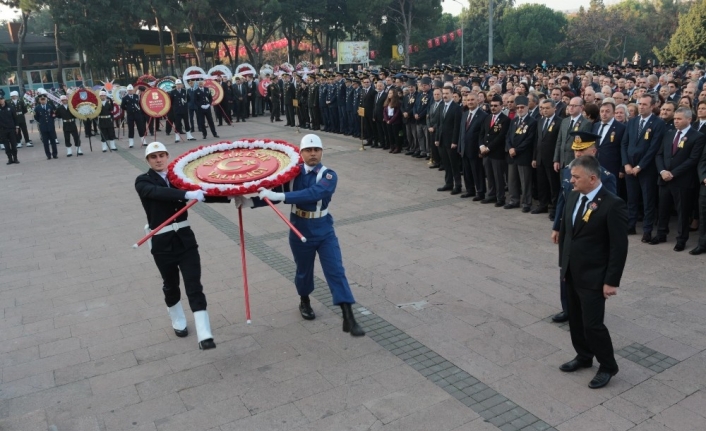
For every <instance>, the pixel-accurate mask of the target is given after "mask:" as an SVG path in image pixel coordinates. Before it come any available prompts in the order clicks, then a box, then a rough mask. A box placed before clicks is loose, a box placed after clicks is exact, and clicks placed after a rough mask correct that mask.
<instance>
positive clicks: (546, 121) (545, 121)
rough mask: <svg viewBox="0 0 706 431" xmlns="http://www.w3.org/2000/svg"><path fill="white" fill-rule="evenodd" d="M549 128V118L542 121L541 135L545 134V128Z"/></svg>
mask: <svg viewBox="0 0 706 431" xmlns="http://www.w3.org/2000/svg"><path fill="white" fill-rule="evenodd" d="M548 127H549V118H546V119H545V120H544V127H542V134H545V133H547V128H548Z"/></svg>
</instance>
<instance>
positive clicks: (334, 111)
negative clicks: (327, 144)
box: [326, 78, 340, 133]
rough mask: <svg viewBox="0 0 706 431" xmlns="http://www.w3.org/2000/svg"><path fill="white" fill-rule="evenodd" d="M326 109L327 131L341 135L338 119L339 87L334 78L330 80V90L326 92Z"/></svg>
mask: <svg viewBox="0 0 706 431" xmlns="http://www.w3.org/2000/svg"><path fill="white" fill-rule="evenodd" d="M326 108H327V109H328V117H329V126H330V128H329V126H326V131H327V132H330V133H340V129H339V128H338V127H339V124H340V123H339V118H338V87H337V86H336V83H334V82H333V78H330V79H329V83H328V90H327V91H326Z"/></svg>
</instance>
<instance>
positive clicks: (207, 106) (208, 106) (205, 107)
mask: <svg viewBox="0 0 706 431" xmlns="http://www.w3.org/2000/svg"><path fill="white" fill-rule="evenodd" d="M210 107H211V105H201V109H208V108H210Z"/></svg>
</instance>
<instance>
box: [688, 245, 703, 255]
mask: <svg viewBox="0 0 706 431" xmlns="http://www.w3.org/2000/svg"><path fill="white" fill-rule="evenodd" d="M702 253H706V247H701V246H700V245H697V246H696V247H695V248H694V249H693V250H690V251H689V254H690V255H692V256H698V255H700V254H702Z"/></svg>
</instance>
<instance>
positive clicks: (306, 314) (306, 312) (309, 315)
mask: <svg viewBox="0 0 706 431" xmlns="http://www.w3.org/2000/svg"><path fill="white" fill-rule="evenodd" d="M299 313H300V314H301V315H302V317H303V318H304V320H314V319H316V314H314V309H312V308H311V304H310V303H308V302H304V301H302V302H300V303H299Z"/></svg>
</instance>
